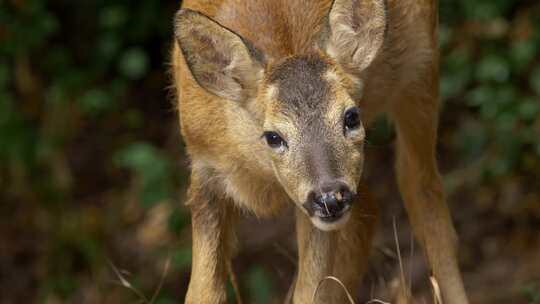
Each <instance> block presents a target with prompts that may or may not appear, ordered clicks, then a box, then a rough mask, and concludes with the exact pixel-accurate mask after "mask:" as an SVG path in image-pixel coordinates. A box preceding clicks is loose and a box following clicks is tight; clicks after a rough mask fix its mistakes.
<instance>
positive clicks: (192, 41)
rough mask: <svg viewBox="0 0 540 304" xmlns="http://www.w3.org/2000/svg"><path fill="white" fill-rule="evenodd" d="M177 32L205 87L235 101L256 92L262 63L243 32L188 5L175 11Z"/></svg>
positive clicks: (191, 67)
mask: <svg viewBox="0 0 540 304" xmlns="http://www.w3.org/2000/svg"><path fill="white" fill-rule="evenodd" d="M174 34H175V37H176V40H177V42H178V45H179V47H180V50H181V51H182V54H183V55H184V58H185V60H186V63H187V65H188V67H189V69H190V71H191V74H192V75H193V77H194V78H195V80H196V81H197V83H198V84H199V85H200V86H201V87H202V88H204V89H205V90H207V91H208V92H210V93H212V94H214V95H217V96H220V97H222V98H226V99H229V100H234V101H242V100H245V99H247V98H249V97H252V96H254V94H256V89H257V85H258V82H259V81H260V79H262V75H263V67H262V65H261V64H260V63H259V62H258V61H257V60H255V59H254V58H253V57H252V55H251V53H250V50H251V49H250V48H249V47H248V46H247V45H246V43H245V42H244V41H243V40H242V38H240V36H238V35H237V34H235V33H233V32H232V31H230V30H229V29H227V28H225V27H223V26H222V25H220V24H219V23H217V22H215V21H213V20H212V19H210V18H209V17H207V16H205V15H203V14H201V13H199V12H196V11H193V10H188V9H182V10H180V11H179V12H178V13H177V14H176V18H175V31H174Z"/></svg>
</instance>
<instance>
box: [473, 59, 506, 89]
mask: <svg viewBox="0 0 540 304" xmlns="http://www.w3.org/2000/svg"><path fill="white" fill-rule="evenodd" d="M509 77H510V66H509V65H508V62H507V61H506V60H505V59H504V58H502V57H501V56H497V55H489V56H486V57H484V58H482V59H481V60H480V63H479V64H478V67H477V68H476V79H477V80H478V81H482V82H489V81H493V82H498V83H503V82H506V81H507V80H508V79H509Z"/></svg>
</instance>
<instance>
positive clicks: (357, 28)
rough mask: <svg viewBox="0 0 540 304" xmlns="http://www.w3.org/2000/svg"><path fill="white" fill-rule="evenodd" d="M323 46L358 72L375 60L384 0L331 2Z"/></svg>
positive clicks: (382, 28)
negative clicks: (327, 30) (326, 33)
mask: <svg viewBox="0 0 540 304" xmlns="http://www.w3.org/2000/svg"><path fill="white" fill-rule="evenodd" d="M328 22H329V32H328V36H327V37H326V41H325V42H324V43H323V47H324V48H325V49H326V53H327V54H328V55H330V56H331V57H333V58H334V59H335V60H336V61H337V62H339V63H340V64H342V65H344V66H345V67H348V68H351V69H354V70H356V71H358V72H361V71H363V70H364V69H366V68H367V67H368V66H369V65H370V64H371V63H372V62H373V60H374V59H375V58H376V57H377V54H378V53H379V51H380V49H381V48H382V46H383V43H384V38H385V36H386V27H387V16H386V0H335V1H334V4H333V5H332V8H331V10H330V13H329V16H328Z"/></svg>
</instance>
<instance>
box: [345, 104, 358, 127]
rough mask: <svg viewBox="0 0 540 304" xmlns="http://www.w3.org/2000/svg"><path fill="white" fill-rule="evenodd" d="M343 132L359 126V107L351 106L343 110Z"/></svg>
mask: <svg viewBox="0 0 540 304" xmlns="http://www.w3.org/2000/svg"><path fill="white" fill-rule="evenodd" d="M343 126H344V132H347V131H350V130H354V129H356V128H358V127H359V126H360V109H358V108H357V107H353V108H350V109H348V110H347V112H345V116H344V118H343Z"/></svg>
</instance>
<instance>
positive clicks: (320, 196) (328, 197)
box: [304, 182, 354, 221]
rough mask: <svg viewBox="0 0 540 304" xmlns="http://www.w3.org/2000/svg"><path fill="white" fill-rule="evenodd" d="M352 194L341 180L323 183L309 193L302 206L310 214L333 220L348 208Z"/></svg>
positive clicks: (325, 219)
mask: <svg viewBox="0 0 540 304" xmlns="http://www.w3.org/2000/svg"><path fill="white" fill-rule="evenodd" d="M353 196H354V195H353V193H352V192H351V191H350V190H349V187H347V185H345V184H343V183H342V182H330V183H324V184H322V185H321V186H320V187H319V188H318V189H317V190H314V191H311V192H310V193H309V195H308V199H307V202H306V203H305V204H304V207H305V208H306V209H307V211H308V213H309V215H310V216H317V217H319V218H320V219H321V220H324V221H334V220H337V219H339V218H340V217H341V216H342V215H343V214H344V213H345V212H347V211H348V210H349V209H350V207H351V202H352V198H353Z"/></svg>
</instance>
